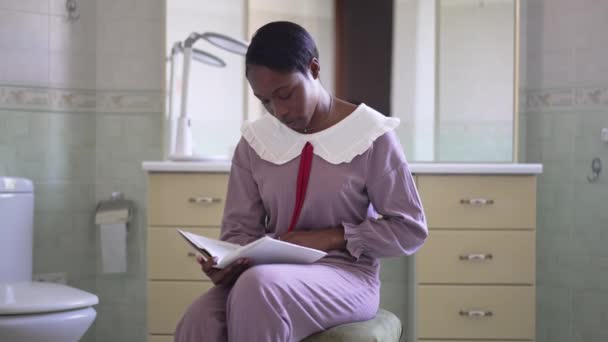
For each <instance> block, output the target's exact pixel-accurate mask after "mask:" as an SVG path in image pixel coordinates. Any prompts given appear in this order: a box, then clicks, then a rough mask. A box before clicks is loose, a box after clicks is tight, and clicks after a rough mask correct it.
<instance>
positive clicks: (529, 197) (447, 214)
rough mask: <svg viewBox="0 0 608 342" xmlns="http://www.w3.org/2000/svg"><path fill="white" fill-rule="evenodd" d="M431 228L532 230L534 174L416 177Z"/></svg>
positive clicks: (534, 214)
mask: <svg viewBox="0 0 608 342" xmlns="http://www.w3.org/2000/svg"><path fill="white" fill-rule="evenodd" d="M418 189H419V191H420V197H421V198H422V204H423V206H424V210H425V213H426V216H427V220H428V225H429V228H431V229H440V228H456V229H505V228H510V229H534V227H535V226H536V178H535V177H534V176H468V175H462V176H461V175H456V176H455V175H449V176H434V175H425V176H418Z"/></svg>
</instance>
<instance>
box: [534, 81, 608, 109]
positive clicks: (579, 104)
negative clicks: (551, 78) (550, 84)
mask: <svg viewBox="0 0 608 342" xmlns="http://www.w3.org/2000/svg"><path fill="white" fill-rule="evenodd" d="M524 101H525V106H524V110H526V111H528V112H530V111H541V112H547V111H548V112H550V111H563V110H597V109H602V110H603V109H608V86H574V87H565V88H549V89H527V90H525V96H524Z"/></svg>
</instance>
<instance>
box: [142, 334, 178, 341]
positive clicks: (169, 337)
mask: <svg viewBox="0 0 608 342" xmlns="http://www.w3.org/2000/svg"><path fill="white" fill-rule="evenodd" d="M148 342H173V335H149V336H148Z"/></svg>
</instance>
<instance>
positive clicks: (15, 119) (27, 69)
mask: <svg viewBox="0 0 608 342" xmlns="http://www.w3.org/2000/svg"><path fill="white" fill-rule="evenodd" d="M63 5H64V4H63V3H62V2H61V1H55V0H53V1H7V0H3V1H0V51H2V52H1V55H0V59H1V62H0V174H1V175H9V176H21V177H27V178H30V179H32V180H33V181H34V186H35V191H36V202H35V217H34V220H35V226H34V273H49V272H65V273H66V275H67V281H68V283H69V284H71V285H73V286H76V287H79V288H82V289H84V290H87V291H90V292H93V293H94V292H95V291H96V282H95V277H96V272H95V258H96V254H95V235H94V230H93V229H92V225H91V222H92V221H91V215H92V210H93V208H94V192H95V188H94V184H95V134H96V132H95V120H96V119H95V115H96V113H95V103H94V102H95V95H96V93H95V90H94V87H95V71H94V69H93V68H92V67H94V65H95V60H96V58H95V53H94V50H95V45H94V41H93V40H90V39H89V38H90V37H91V36H92V33H94V31H95V26H96V23H95V8H94V6H92V3H91V2H90V1H89V2H86V1H83V2H82V6H81V20H80V21H78V22H75V23H69V22H67V21H66V19H65V16H64V9H63ZM94 340H95V334H94V333H93V332H90V333H89V334H88V335H87V337H86V338H85V341H94Z"/></svg>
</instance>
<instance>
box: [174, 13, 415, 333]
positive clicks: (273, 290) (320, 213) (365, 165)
mask: <svg viewBox="0 0 608 342" xmlns="http://www.w3.org/2000/svg"><path fill="white" fill-rule="evenodd" d="M320 73H321V66H320V63H319V56H318V51H317V48H316V46H315V43H314V41H313V39H312V38H311V37H310V35H309V34H308V32H306V30H304V29H303V28H302V27H300V26H298V25H296V24H293V23H289V22H273V23H270V24H267V25H265V26H263V27H262V28H260V29H259V30H258V31H257V32H256V34H255V35H254V37H253V39H252V41H251V44H250V46H249V49H248V51H247V56H246V72H245V74H246V77H247V80H248V81H249V84H250V86H251V89H252V90H253V93H254V94H255V96H257V97H258V98H259V99H260V101H261V102H262V104H263V105H264V106H265V108H266V110H267V111H268V112H269V113H270V114H271V115H266V116H264V117H263V118H261V119H259V120H256V121H254V122H251V123H245V124H244V125H243V127H242V134H243V137H242V139H241V141H240V142H239V144H238V146H237V148H236V151H235V154H234V157H233V160H232V169H231V172H230V180H229V185H228V194H227V198H226V206H225V212H224V217H223V222H222V233H221V239H222V240H226V241H229V242H233V243H238V244H246V243H249V242H251V241H253V240H255V239H258V238H260V237H262V236H264V235H270V236H273V237H275V238H277V239H280V240H283V241H287V242H291V243H294V244H298V245H302V246H306V247H311V248H316V249H319V250H323V251H326V252H328V256H326V257H324V258H323V259H321V260H320V261H318V262H316V263H313V264H308V265H258V266H254V267H250V264H249V261H248V260H239V261H237V262H235V263H233V264H232V265H230V266H229V267H227V268H225V269H222V270H219V269H215V268H213V265H214V261H213V260H209V261H207V262H203V261H202V260H199V262H200V263H201V265H202V269H203V272H204V273H205V274H206V275H207V276H209V277H210V278H211V280H212V281H213V282H214V284H215V285H216V286H215V287H213V288H212V289H211V290H209V291H208V292H207V293H205V294H204V295H203V296H201V297H200V298H199V299H197V300H196V301H195V302H194V303H193V304H192V305H191V306H190V308H189V309H188V310H187V312H186V313H185V314H184V317H183V318H182V320H181V321H180V323H179V324H178V327H177V330H176V333H175V340H176V341H191V342H193V341H226V340H229V341H248V342H249V341H260V342H268V341H299V340H301V339H303V338H304V337H306V336H308V335H311V334H313V333H315V332H318V331H321V330H324V329H327V328H330V327H332V326H335V325H339V324H344V323H348V322H354V321H362V320H368V319H371V318H373V317H374V315H375V314H376V311H377V310H378V302H379V290H380V281H379V276H378V273H379V265H378V258H381V257H390V256H399V255H409V254H412V253H414V252H415V251H416V250H417V249H418V248H419V247H420V246H421V245H422V243H423V242H424V240H425V239H426V237H427V228H426V223H425V217H424V213H423V209H422V206H421V203H420V199H419V197H418V193H417V190H416V187H415V185H414V182H413V180H412V177H411V174H410V171H409V169H408V165H407V163H406V160H405V156H404V154H403V152H402V150H401V147H400V144H399V141H398V139H397V136H396V135H395V133H394V131H393V130H394V128H395V127H396V126H397V125H398V124H399V120H398V119H395V118H387V117H385V116H383V115H381V114H379V113H378V112H376V111H374V110H373V109H371V108H369V107H367V106H365V105H364V104H361V105H359V106H355V105H353V104H350V103H348V102H345V101H343V100H340V99H337V98H334V97H333V96H332V95H331V94H330V93H328V92H327V90H325V89H324V88H323V86H322V85H321V83H320V81H319V75H320ZM306 183H308V184H307V185H306ZM298 184H299V186H298ZM297 188H299V190H298V189H297ZM303 194H304V195H305V196H304V195H303ZM296 197H298V198H296ZM298 206H299V209H298ZM298 213H299V214H298ZM378 214H379V215H381V216H382V217H381V218H377V216H378Z"/></svg>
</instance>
